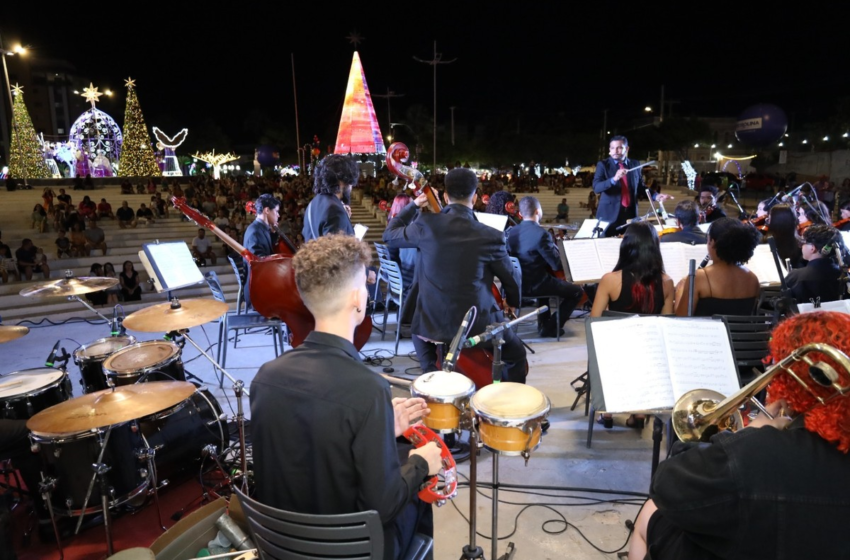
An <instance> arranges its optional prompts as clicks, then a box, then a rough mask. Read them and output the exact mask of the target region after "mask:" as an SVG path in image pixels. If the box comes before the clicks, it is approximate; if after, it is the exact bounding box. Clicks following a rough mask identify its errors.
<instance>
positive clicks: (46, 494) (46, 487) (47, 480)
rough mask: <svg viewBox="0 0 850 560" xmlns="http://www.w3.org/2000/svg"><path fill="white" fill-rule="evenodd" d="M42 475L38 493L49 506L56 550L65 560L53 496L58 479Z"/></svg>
mask: <svg viewBox="0 0 850 560" xmlns="http://www.w3.org/2000/svg"><path fill="white" fill-rule="evenodd" d="M40 474H41V482H39V483H38V491H39V492H40V493H41V499H42V501H44V503H45V505H46V506H47V513H49V514H50V523H51V525H53V536H54V537H55V538H56V548H58V549H59V560H64V558H65V551H64V550H63V549H62V538H61V537H60V536H59V527H57V526H56V514H55V513H53V501H52V500H51V496H52V494H53V491H54V490H56V479H55V478H53V477H45V476H44V473H40Z"/></svg>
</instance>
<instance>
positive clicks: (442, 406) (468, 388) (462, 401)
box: [410, 371, 475, 434]
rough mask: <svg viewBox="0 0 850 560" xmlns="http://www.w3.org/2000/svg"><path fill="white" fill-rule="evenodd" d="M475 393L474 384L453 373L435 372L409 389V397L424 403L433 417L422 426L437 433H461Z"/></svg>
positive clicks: (424, 421) (428, 418)
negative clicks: (462, 415) (464, 416)
mask: <svg viewBox="0 0 850 560" xmlns="http://www.w3.org/2000/svg"><path fill="white" fill-rule="evenodd" d="M474 392H475V383H473V382H472V380H471V379H469V378H468V377H466V376H465V375H461V374H460V373H455V372H453V371H432V372H431V373H426V374H424V375H420V376H419V377H418V378H416V381H414V382H413V383H412V384H411V385H410V394H411V395H412V396H414V397H420V398H423V399H425V402H427V403H428V408H430V409H431V414H429V415H428V416H426V417H425V418H423V419H422V423H423V424H425V425H426V426H427V427H429V428H431V429H432V430H434V431H435V432H437V433H440V434H448V433H452V432H459V431H460V415H461V413H462V412H463V411H464V410H465V409H466V408H467V405H468V404H469V397H470V396H472V394H473V393H474Z"/></svg>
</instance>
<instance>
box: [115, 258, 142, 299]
mask: <svg viewBox="0 0 850 560" xmlns="http://www.w3.org/2000/svg"><path fill="white" fill-rule="evenodd" d="M118 281H119V283H120V284H121V296H122V297H123V299H124V301H139V300H141V299H142V287H141V285H140V284H139V273H138V272H136V269H135V268H134V267H133V263H132V262H131V261H124V265H123V266H122V269H121V272H120V273H119V274H118Z"/></svg>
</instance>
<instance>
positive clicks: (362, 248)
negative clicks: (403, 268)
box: [250, 235, 441, 559]
mask: <svg viewBox="0 0 850 560" xmlns="http://www.w3.org/2000/svg"><path fill="white" fill-rule="evenodd" d="M370 261H371V251H370V250H369V246H368V245H366V244H365V243H363V242H361V241H358V240H357V239H356V238H354V237H352V236H348V235H328V236H324V237H321V238H319V239H316V240H313V241H310V242H308V243H307V244H305V246H304V247H303V248H302V249H301V250H300V251H299V252H298V253H297V254H296V255H295V257H294V258H293V260H292V265H293V268H294V270H295V282H296V284H297V286H298V292H299V293H300V294H301V298H302V299H303V301H304V304H305V305H306V306H307V308H308V309H309V310H310V312H311V313H312V314H313V316H314V317H315V319H316V327H315V330H314V331H313V332H311V333H310V334H309V335H308V336H307V338H306V340H305V341H304V343H303V344H301V345H300V346H298V347H297V348H295V349H293V350H290V351H289V352H286V353H285V354H283V355H282V356H280V357H278V358H276V359H274V360H272V361H270V362H268V363H266V364H265V365H263V366H262V367H261V368H260V370H259V372H258V373H257V375H256V377H255V378H254V381H253V382H252V383H251V397H250V400H251V441H252V442H253V453H254V455H253V457H254V474H255V481H256V496H255V497H256V499H257V500H258V501H260V502H262V503H263V504H266V505H269V506H272V507H275V508H280V509H285V510H288V511H294V512H299V513H309V514H318V515H334V514H345V513H355V512H360V511H367V510H376V511H377V512H378V513H379V514H380V517H381V522H382V523H383V526H384V559H397V558H403V557H404V555H405V553H406V551H407V548H408V546H409V545H410V542H411V539H412V537H413V536H414V535H415V534H416V533H417V532H419V533H426V534H433V518H432V515H431V506H430V505H429V504H424V503H423V502H421V501H420V500H419V499H418V497H417V492H418V491H419V486H420V484H421V483H422V482H423V481H424V480H425V478H426V477H427V476H429V475H435V474H437V473H438V472H439V471H440V469H441V459H440V448H439V447H437V445H436V444H435V443H434V442H430V443H428V444H427V445H425V446H423V447H420V448H418V449H415V450H413V451H410V452H409V454H408V453H407V452H406V450H405V452H404V453H403V454H404V455H405V456H404V457H402V458H401V459H403V460H400V454H401V453H400V451H401V450H400V448H398V447H397V445H396V438H397V437H398V436H400V435H401V434H402V433H403V432H404V430H406V429H407V427H408V426H409V425H410V424H411V423H412V421H413V420H414V419H416V418H418V417H421V416H422V415H424V414H427V413H428V412H429V409H428V408H427V406H426V404H425V401H424V400H423V399H418V398H412V399H392V398H391V392H390V386H389V384H388V383H387V381H386V380H384V379H383V378H382V377H380V376H378V375H375V373H374V372H373V371H372V370H370V369H369V368H368V367H366V366H365V365H363V363H362V362H361V361H360V356H359V353H358V351H357V349H356V348H355V347H354V344H353V340H354V330H355V328H356V327H357V325H359V324H360V323H361V322H362V321H363V319H364V317H365V313H366V302H367V297H368V293H367V290H366V287H365V286H366V265H368V264H369V262H370Z"/></svg>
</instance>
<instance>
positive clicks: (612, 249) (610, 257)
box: [595, 237, 623, 278]
mask: <svg viewBox="0 0 850 560" xmlns="http://www.w3.org/2000/svg"><path fill="white" fill-rule="evenodd" d="M622 242H623V240H622V238H620V237H603V238H602V239H597V240H595V243H596V253H597V254H598V255H599V266H600V268H601V269H602V273H603V274H606V273H608V272H611V271H612V270H614V267H615V266H617V261H618V260H620V244H621V243H622ZM600 278H601V276H600Z"/></svg>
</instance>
